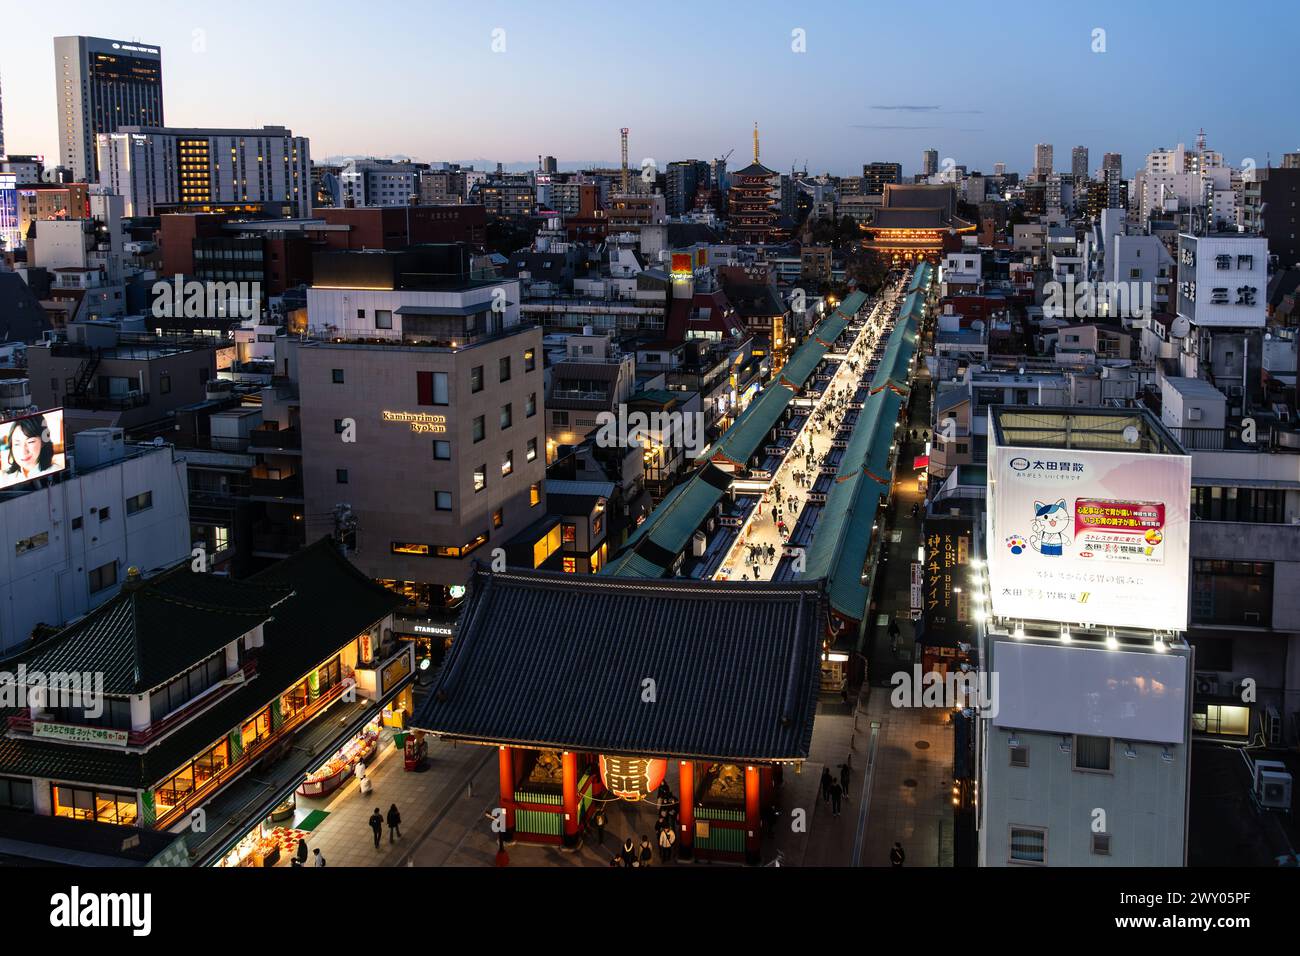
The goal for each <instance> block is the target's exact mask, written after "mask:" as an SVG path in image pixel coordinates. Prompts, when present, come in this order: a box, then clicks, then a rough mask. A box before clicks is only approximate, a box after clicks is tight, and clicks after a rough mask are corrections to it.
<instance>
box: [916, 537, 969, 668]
mask: <svg viewBox="0 0 1300 956" xmlns="http://www.w3.org/2000/svg"><path fill="white" fill-rule="evenodd" d="M970 556H971V522H970V519H969V518H930V519H927V520H926V523H925V634H926V637H927V638H928V640H927V641H926V643H928V644H932V645H947V646H952V645H955V644H957V643H959V642H962V641H967V640H969V639H970V629H971V626H970V618H971V615H970V595H969V594H968V593H967V590H968V589H967V588H966V587H965V586H964V585H965V584H966V583H967V582H966V580H965V579H966V568H967V565H968V564H969V562H970Z"/></svg>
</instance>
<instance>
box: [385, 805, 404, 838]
mask: <svg viewBox="0 0 1300 956" xmlns="http://www.w3.org/2000/svg"><path fill="white" fill-rule="evenodd" d="M401 838H402V815H401V814H400V813H398V812H397V804H395V803H394V804H393V805H392V806H391V807H389V808H388V842H389V843H392V842H393V841H395V840H400V839H401Z"/></svg>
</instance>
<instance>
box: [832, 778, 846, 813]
mask: <svg viewBox="0 0 1300 956" xmlns="http://www.w3.org/2000/svg"><path fill="white" fill-rule="evenodd" d="M843 797H844V788H843V787H841V786H840V782H839V781H838V780H836V781H834V782H832V783H831V816H836V817H838V816H839V815H840V800H841V799H842V798H843Z"/></svg>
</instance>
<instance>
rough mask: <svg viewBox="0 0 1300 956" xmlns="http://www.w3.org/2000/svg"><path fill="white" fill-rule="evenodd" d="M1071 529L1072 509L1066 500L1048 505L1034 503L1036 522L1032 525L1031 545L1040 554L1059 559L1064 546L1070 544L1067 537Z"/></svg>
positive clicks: (1042, 502) (1045, 503)
mask: <svg viewBox="0 0 1300 956" xmlns="http://www.w3.org/2000/svg"><path fill="white" fill-rule="evenodd" d="M1069 527H1070V509H1068V508H1067V507H1066V506H1065V499H1064V498H1062V499H1061V500H1060V501H1056V502H1052V503H1048V502H1045V501H1035V502H1034V522H1033V524H1032V525H1030V534H1029V543H1030V545H1032V546H1033V548H1034V550H1035V551H1037V552H1038V553H1039V554H1044V555H1049V556H1051V557H1057V558H1059V557H1060V556H1061V554H1062V553H1063V549H1064V546H1065V545H1067V544H1069V543H1070V539H1069V538H1067V537H1066V536H1065V532H1066V530H1067V529H1068V528H1069Z"/></svg>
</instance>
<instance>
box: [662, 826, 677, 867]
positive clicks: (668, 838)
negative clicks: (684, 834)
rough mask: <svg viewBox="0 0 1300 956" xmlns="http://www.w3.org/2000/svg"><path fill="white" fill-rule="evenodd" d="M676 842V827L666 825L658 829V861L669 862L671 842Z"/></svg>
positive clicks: (671, 854) (670, 860) (670, 859)
mask: <svg viewBox="0 0 1300 956" xmlns="http://www.w3.org/2000/svg"><path fill="white" fill-rule="evenodd" d="M676 842H677V829H676V828H675V827H673V826H666V827H664V828H663V829H662V830H660V831H659V862H660V863H671V862H672V859H673V844H675V843H676Z"/></svg>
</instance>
